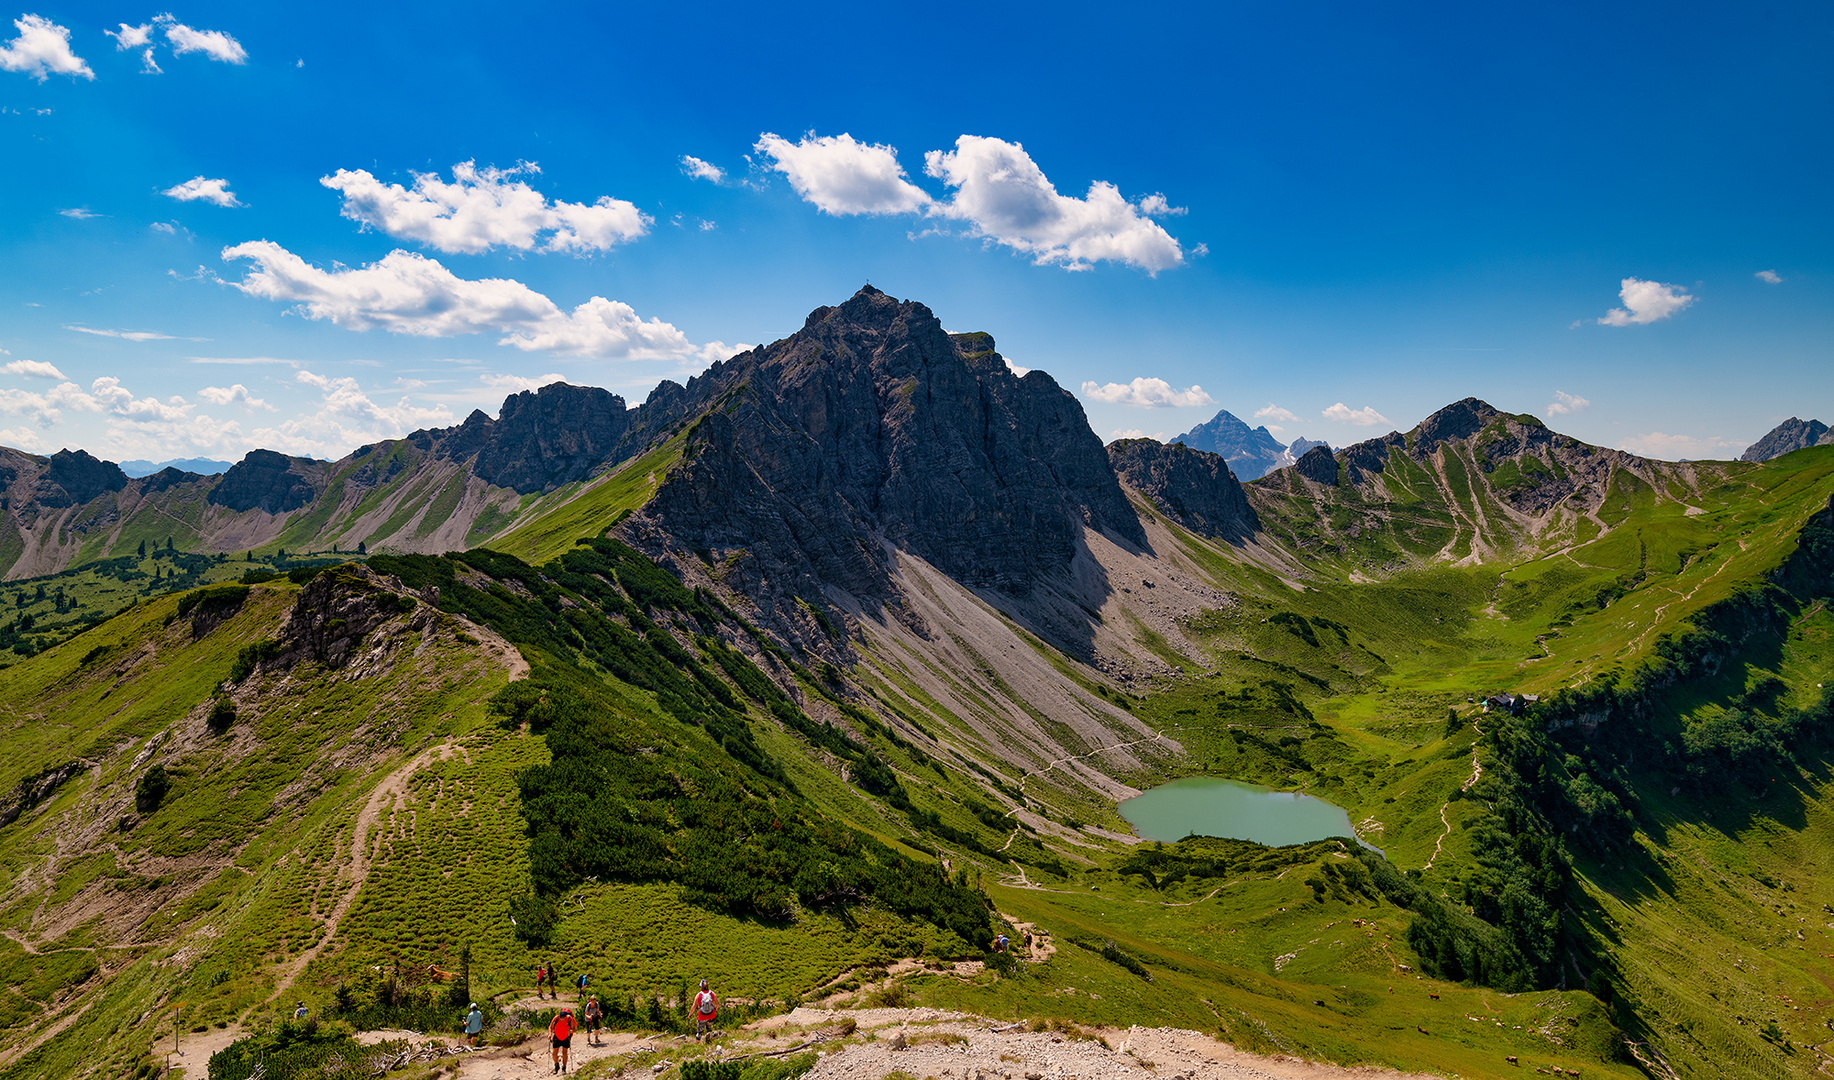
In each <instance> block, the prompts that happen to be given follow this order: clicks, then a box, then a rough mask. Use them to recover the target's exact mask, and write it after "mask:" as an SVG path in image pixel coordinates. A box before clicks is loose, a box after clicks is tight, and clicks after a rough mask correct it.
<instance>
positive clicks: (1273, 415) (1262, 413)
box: [1255, 401, 1299, 424]
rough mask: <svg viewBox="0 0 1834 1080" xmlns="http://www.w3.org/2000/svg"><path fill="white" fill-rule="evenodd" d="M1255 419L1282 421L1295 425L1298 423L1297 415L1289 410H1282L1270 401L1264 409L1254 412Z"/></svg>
mask: <svg viewBox="0 0 1834 1080" xmlns="http://www.w3.org/2000/svg"><path fill="white" fill-rule="evenodd" d="M1255 419H1256V420H1284V421H1286V422H1287V423H1289V424H1296V423H1298V422H1299V414H1298V413H1296V412H1293V411H1292V410H1291V409H1282V408H1281V407H1280V406H1278V405H1275V404H1274V403H1273V402H1271V401H1270V402H1268V403H1267V404H1266V405H1265V406H1264V407H1262V408H1259V409H1256V410H1255Z"/></svg>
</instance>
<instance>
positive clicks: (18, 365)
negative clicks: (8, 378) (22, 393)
mask: <svg viewBox="0 0 1834 1080" xmlns="http://www.w3.org/2000/svg"><path fill="white" fill-rule="evenodd" d="M4 351H5V350H0V352H4ZM0 371H4V372H6V373H7V374H8V375H22V376H24V377H26V378H28V379H56V380H57V381H58V382H69V381H70V380H69V379H68V377H66V376H65V375H64V373H63V372H61V371H59V370H57V368H56V366H54V365H52V364H48V363H46V362H45V361H43V360H14V361H11V362H9V363H8V364H6V365H5V366H4V367H0Z"/></svg>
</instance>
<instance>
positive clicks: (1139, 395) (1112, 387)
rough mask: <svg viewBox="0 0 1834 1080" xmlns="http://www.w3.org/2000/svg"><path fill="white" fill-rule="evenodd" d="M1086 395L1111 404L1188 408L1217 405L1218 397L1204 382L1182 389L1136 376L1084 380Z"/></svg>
mask: <svg viewBox="0 0 1834 1080" xmlns="http://www.w3.org/2000/svg"><path fill="white" fill-rule="evenodd" d="M1083 396H1084V397H1086V398H1090V399H1092V400H1095V401H1102V402H1107V403H1108V404H1110V405H1127V406H1131V407H1133V408H1136V409H1166V408H1188V407H1190V406H1193V405H1214V404H1216V401H1215V400H1214V399H1212V398H1211V397H1210V395H1209V394H1207V393H1205V392H1204V388H1203V387H1201V386H1195V385H1193V386H1192V387H1191V388H1190V389H1188V390H1179V389H1177V388H1175V387H1173V386H1172V384H1171V383H1168V382H1166V381H1165V380H1164V379H1152V378H1136V379H1134V381H1132V382H1129V383H1108V384H1107V385H1106V386H1103V385H1099V384H1097V383H1094V382H1085V383H1083Z"/></svg>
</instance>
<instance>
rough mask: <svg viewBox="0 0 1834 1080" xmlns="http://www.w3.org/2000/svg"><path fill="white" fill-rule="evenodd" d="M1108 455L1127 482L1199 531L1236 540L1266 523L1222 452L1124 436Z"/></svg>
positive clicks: (1179, 522)
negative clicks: (1209, 451) (1125, 437)
mask: <svg viewBox="0 0 1834 1080" xmlns="http://www.w3.org/2000/svg"><path fill="white" fill-rule="evenodd" d="M1108 460H1109V462H1110V463H1112V464H1113V465H1114V472H1115V475H1116V476H1118V477H1120V479H1121V482H1122V483H1124V484H1127V485H1128V486H1130V487H1132V488H1133V489H1134V490H1135V491H1138V492H1139V493H1140V494H1142V495H1145V496H1146V497H1147V498H1148V499H1151V500H1152V501H1153V504H1154V505H1155V506H1157V507H1158V508H1159V510H1160V511H1161V512H1162V513H1164V514H1165V516H1166V517H1169V518H1171V519H1172V520H1173V521H1176V522H1177V523H1178V524H1179V525H1181V526H1183V527H1184V528H1186V529H1189V530H1190V531H1192V532H1194V533H1197V534H1198V535H1200V536H1207V537H1211V538H1213V539H1218V540H1223V541H1226V542H1228V543H1232V544H1234V543H1240V542H1242V541H1244V540H1246V539H1248V538H1249V537H1251V536H1253V535H1254V534H1255V532H1256V531H1258V530H1259V529H1260V527H1261V522H1260V519H1259V518H1257V517H1256V516H1255V512H1254V507H1252V506H1250V505H1249V504H1248V496H1246V495H1244V494H1243V493H1242V485H1241V482H1240V481H1238V480H1237V479H1236V477H1235V474H1234V472H1233V471H1231V469H1230V467H1229V463H1228V462H1226V461H1225V460H1223V458H1222V457H1221V456H1219V455H1217V454H1210V453H1205V452H1204V451H1202V450H1193V449H1192V448H1191V447H1190V446H1189V445H1187V444H1183V443H1173V444H1172V445H1170V446H1166V445H1162V444H1161V443H1160V442H1159V441H1158V440H1157V439H1122V440H1120V441H1118V442H1112V443H1109V444H1108Z"/></svg>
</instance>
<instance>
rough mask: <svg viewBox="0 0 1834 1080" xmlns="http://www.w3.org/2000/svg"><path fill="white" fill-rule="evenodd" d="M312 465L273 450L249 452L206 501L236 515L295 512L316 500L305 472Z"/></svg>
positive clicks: (315, 494)
mask: <svg viewBox="0 0 1834 1080" xmlns="http://www.w3.org/2000/svg"><path fill="white" fill-rule="evenodd" d="M313 464H314V463H313V462H311V461H309V460H307V459H305V458H290V457H288V456H286V455H285V454H281V453H277V452H275V451H273V450H250V451H249V452H248V454H247V456H245V457H244V458H243V459H242V460H241V461H238V462H236V463H235V464H234V465H231V466H230V467H229V471H228V472H226V473H224V474H223V479H221V480H219V481H217V485H216V487H213V488H211V489H210V494H209V496H208V500H209V501H210V502H211V503H212V504H213V505H216V506H226V507H228V508H229V509H231V510H234V511H236V512H237V513H241V512H242V511H244V510H257V509H258V510H265V511H267V512H268V513H270V514H284V513H286V512H287V511H289V510H297V509H299V508H300V507H302V506H304V505H306V504H307V503H309V502H311V501H312V500H313V499H315V498H317V497H318V490H317V488H316V486H315V485H314V484H313V483H312V481H311V480H310V479H309V478H308V477H307V474H306V471H305V470H306V469H307V468H310V467H311V466H312V465H313Z"/></svg>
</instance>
